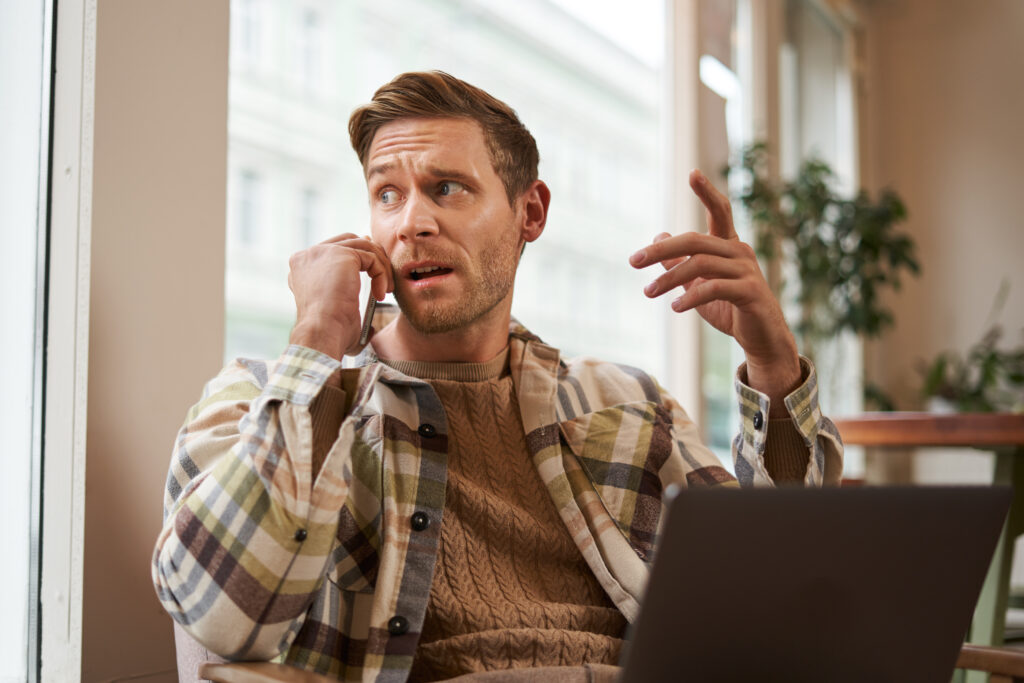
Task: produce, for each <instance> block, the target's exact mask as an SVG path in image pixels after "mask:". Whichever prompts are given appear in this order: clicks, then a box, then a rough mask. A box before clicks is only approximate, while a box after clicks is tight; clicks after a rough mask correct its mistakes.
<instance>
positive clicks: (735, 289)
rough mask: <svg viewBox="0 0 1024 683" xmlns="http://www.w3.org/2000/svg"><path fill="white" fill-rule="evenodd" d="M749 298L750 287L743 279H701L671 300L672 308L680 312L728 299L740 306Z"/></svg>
mask: <svg viewBox="0 0 1024 683" xmlns="http://www.w3.org/2000/svg"><path fill="white" fill-rule="evenodd" d="M751 298H752V297H751V287H750V286H749V284H748V283H747V282H745V281H744V280H724V279H715V280H703V281H701V282H698V283H696V284H694V285H693V286H692V287H690V288H689V289H687V290H686V293H685V294H683V295H682V296H680V297H678V298H676V299H675V300H674V301H672V310H673V311H675V312H677V313H682V312H683V311H688V310H690V309H692V308H697V307H698V306H703V305H704V304H708V303H711V302H712V301H728V302H729V303H731V304H735V305H737V306H742V305H743V304H745V303H747V302H748V301H749V300H750V299H751Z"/></svg>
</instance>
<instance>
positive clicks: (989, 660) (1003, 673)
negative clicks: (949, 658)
mask: <svg viewBox="0 0 1024 683" xmlns="http://www.w3.org/2000/svg"><path fill="white" fill-rule="evenodd" d="M956 668H958V669H969V670H971V671H987V672H988V673H990V674H992V677H991V679H990V680H991V682H992V683H997V681H1007V682H1009V681H1017V680H1021V681H1024V650H1016V649H1012V648H1008V647H983V646H981V645H969V644H966V643H965V644H964V646H963V647H962V648H960V656H959V657H957V660H956Z"/></svg>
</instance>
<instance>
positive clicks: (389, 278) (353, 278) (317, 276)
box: [288, 233, 394, 359]
mask: <svg viewBox="0 0 1024 683" xmlns="http://www.w3.org/2000/svg"><path fill="white" fill-rule="evenodd" d="M289 266H290V272H289V274H288V286H289V287H290V288H291V290H292V293H293V294H294V295H295V305H296V309H297V316H296V322H295V327H294V328H292V334H291V338H290V341H291V343H293V344H299V345H302V346H306V347H308V348H313V349H316V350H318V351H321V352H323V353H326V354H328V355H330V356H332V357H334V358H338V359H340V358H341V356H342V355H344V354H346V353H354V352H356V351H358V350H359V349H361V348H362V347H363V345H365V344H366V342H367V341H368V340H369V336H370V331H371V328H370V325H371V322H372V317H373V310H374V308H375V305H376V300H378V299H381V298H383V297H384V295H385V294H386V293H387V292H390V291H392V290H393V289H394V276H393V274H392V269H391V262H390V260H389V259H388V257H387V254H386V253H385V252H384V250H383V249H382V248H381V246H380V245H378V244H376V243H375V242H373V241H372V240H371V239H370V238H368V237H359V236H357V235H353V234H351V233H346V234H343V235H338V236H336V237H332V238H330V239H328V240H325V241H323V242H321V243H319V244H315V245H313V246H312V247H309V248H308V249H304V250H302V251H300V252H298V253H296V254H294V255H293V256H292V257H291V259H290V261H289ZM361 274H365V277H366V278H368V279H369V286H368V287H367V289H369V295H368V298H367V302H368V303H367V305H366V313H365V316H364V319H363V320H360V318H361V316H360V306H359V303H360V296H359V295H360V291H361V289H362V287H361V285H360V278H361Z"/></svg>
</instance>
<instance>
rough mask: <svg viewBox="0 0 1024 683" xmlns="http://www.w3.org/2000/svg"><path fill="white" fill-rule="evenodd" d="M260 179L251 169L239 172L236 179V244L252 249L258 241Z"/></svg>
mask: <svg viewBox="0 0 1024 683" xmlns="http://www.w3.org/2000/svg"><path fill="white" fill-rule="evenodd" d="M262 185H263V182H262V179H261V178H260V176H259V174H258V173H256V172H255V171H253V170H251V169H245V170H243V171H242V172H241V174H240V176H239V179H238V228H237V230H238V242H239V244H242V245H244V246H246V247H250V248H251V247H254V246H256V245H257V244H258V243H259V240H260V219H261V214H260V199H261V194H262Z"/></svg>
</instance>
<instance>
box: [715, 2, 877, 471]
mask: <svg viewBox="0 0 1024 683" xmlns="http://www.w3.org/2000/svg"><path fill="white" fill-rule="evenodd" d="M753 2H756V0H704V1H703V2H702V5H701V11H702V26H701V28H702V32H701V40H702V45H701V48H702V57H701V60H700V78H701V82H702V83H703V84H704V85H705V86H706V87H707V89H708V91H710V93H713V95H710V94H707V93H705V94H707V96H708V97H709V99H710V100H712V102H713V104H712V105H711V106H707V107H705V109H704V110H702V111H708V112H710V113H711V114H712V116H718V117H720V118H721V119H723V121H722V124H723V125H724V129H725V132H726V137H727V139H728V151H727V153H726V154H727V155H731V156H733V157H735V156H736V155H737V154H738V153H739V152H740V150H742V149H743V148H744V147H745V146H747V145H749V144H751V143H752V142H754V141H755V140H754V124H755V122H754V115H753V109H754V105H755V103H754V102H753V93H754V91H755V88H754V85H755V84H754V73H753V69H752V60H753V59H754V56H753V54H752V52H751V50H752V44H753V43H752V40H751V35H752V32H754V31H759V30H764V27H758V26H754V25H753V24H752V3H753ZM784 11H785V21H784V33H783V35H782V37H781V42H780V43H779V44H778V45H776V46H772V47H773V49H777V50H778V53H779V73H778V80H777V83H775V84H769V85H774V86H775V87H777V90H778V102H779V112H778V114H779V121H780V130H779V132H778V135H779V138H778V139H777V140H773V139H767V140H765V141H766V142H768V143H769V145H770V146H771V148H772V149H775V150H778V153H779V158H780V174H781V176H782V178H783V179H791V178H793V177H794V176H795V174H796V172H797V169H798V167H799V165H800V163H801V162H802V161H803V160H805V159H806V158H808V157H809V156H812V155H813V156H816V157H818V158H819V159H822V160H824V161H826V162H827V163H829V165H831V166H832V168H833V169H834V170H835V171H836V173H837V176H838V179H839V189H840V190H841V191H844V192H848V193H851V194H852V193H853V192H854V190H855V188H856V181H855V179H856V176H857V165H856V158H855V151H854V150H855V141H856V132H857V131H856V127H855V119H854V100H853V93H852V84H851V77H850V65H849V63H848V56H847V55H848V54H849V53H850V46H849V44H848V41H849V40H851V37H850V35H849V33H848V32H844V30H843V27H842V26H841V25H840V24H839V23H838V20H837V18H835V17H831V16H829V15H827V14H825V13H824V11H823V10H822V9H821V8H820V6H819V5H818V4H817V3H815V2H811V1H810V0H788V1H787V2H786V3H785V5H784ZM702 123H704V124H709V123H713V122H707V121H702ZM709 128H711V129H714V125H709ZM741 181H742V179H741V178H739V177H734V178H731V179H730V182H731V183H733V184H732V185H731V186H730V188H729V189H730V192H731V193H732V194H733V195H734V196H735V195H736V194H737V193H738V191H739V190H740V189H741V188H740V186H739V185H738V184H736V183H739V182H741ZM734 216H735V220H736V228H737V232H738V233H739V235H740V238H741V239H744V240H747V241H750V240H751V239H752V227H751V224H750V218H749V216H747V215H746V214H745V213H744V211H743V210H742V207H741V206H739V205H734ZM795 277H796V273H795V268H794V267H793V264H788V265H787V264H783V267H782V279H783V281H784V282H788V283H790V284H793V283H794V282H795ZM795 294H796V292H795V291H794V290H793V289H792V288H791V287H790V288H787V289H785V290H784V292H783V297H782V298H783V301H782V303H783V307H784V309H785V310H786V314H787V318H788V319H789V320H795V319H796V315H797V313H798V311H797V309H796V303H795ZM701 334H702V339H701V345H702V346H701V348H702V354H703V368H704V372H703V377H702V383H701V386H702V392H703V396H704V408H705V416H706V417H705V429H706V434H707V439H708V442H709V444H710V445H711V447H712V449H713V450H715V451H716V453H718V454H719V456H720V457H722V458H723V459H724V460H726V461H728V455H729V451H730V447H731V446H730V444H731V440H732V437H733V435H734V434H735V429H736V427H735V425H736V424H737V420H738V419H739V418H738V408H737V407H736V405H735V400H734V398H733V392H732V387H731V378H732V376H733V373H734V372H735V370H736V367H737V366H738V365H739V364H740V363H741V362H742V360H743V353H742V350H741V349H740V348H739V346H738V345H737V344H736V343H735V342H734V341H733V340H731V339H729V338H728V337H726V336H725V335H722V334H720V333H719V332H717V331H715V330H713V329H711V328H710V327H708V326H704V327H703V328H702V332H701ZM816 355H817V357H816V358H815V362H816V364H817V365H818V367H819V368H822V372H820V373H819V400H820V401H821V405H822V408H823V410H824V411H825V412H826V414H829V415H844V414H845V415H849V414H855V413H857V412H859V411H860V410H861V409H862V398H861V389H860V387H861V385H862V367H861V366H862V360H861V348H860V342H859V341H858V340H857V339H856V338H855V337H854V336H853V335H846V336H841V337H840V338H838V339H835V340H832V341H830V342H827V343H823V344H821V345H820V347H819V348H817V349H816ZM846 455H847V457H846V463H845V471H846V473H847V476H858V475H859V474H860V473H861V472H862V471H863V464H862V455H861V453H860V451H859V450H858V449H847V454H846Z"/></svg>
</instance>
